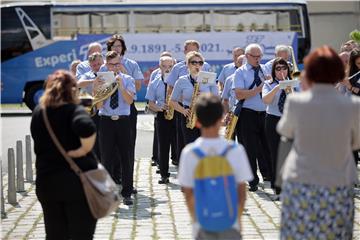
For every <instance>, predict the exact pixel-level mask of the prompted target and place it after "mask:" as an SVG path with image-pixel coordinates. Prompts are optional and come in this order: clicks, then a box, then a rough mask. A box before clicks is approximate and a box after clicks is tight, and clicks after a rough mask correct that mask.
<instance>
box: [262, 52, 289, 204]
mask: <svg viewBox="0 0 360 240" xmlns="http://www.w3.org/2000/svg"><path fill="white" fill-rule="evenodd" d="M271 77H272V79H270V80H266V81H265V82H264V85H263V88H262V100H263V102H264V103H265V104H266V116H265V135H266V138H267V142H268V144H269V150H270V160H271V171H270V172H271V174H270V183H271V188H272V189H274V191H275V194H276V195H278V194H280V191H281V189H280V188H279V187H276V186H275V177H276V162H277V151H278V146H279V141H280V135H279V134H278V133H277V132H276V125H277V123H278V122H279V120H280V117H281V116H282V113H283V109H284V103H285V100H286V92H285V89H280V85H279V81H283V80H286V79H290V78H291V77H290V68H289V65H288V63H287V61H286V60H284V59H282V58H276V59H275V60H274V62H273V65H272V70H271ZM277 199H278V196H277Z"/></svg>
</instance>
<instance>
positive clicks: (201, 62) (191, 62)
mask: <svg viewBox="0 0 360 240" xmlns="http://www.w3.org/2000/svg"><path fill="white" fill-rule="evenodd" d="M190 64H191V65H200V66H202V65H204V62H203V61H190Z"/></svg>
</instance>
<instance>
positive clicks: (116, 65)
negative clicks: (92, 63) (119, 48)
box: [107, 62, 121, 67]
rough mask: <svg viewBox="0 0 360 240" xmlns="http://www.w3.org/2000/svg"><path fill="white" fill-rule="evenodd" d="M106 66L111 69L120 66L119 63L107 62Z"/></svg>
mask: <svg viewBox="0 0 360 240" xmlns="http://www.w3.org/2000/svg"><path fill="white" fill-rule="evenodd" d="M107 64H108V65H110V66H113V67H119V66H120V65H121V63H109V62H108V63H107Z"/></svg>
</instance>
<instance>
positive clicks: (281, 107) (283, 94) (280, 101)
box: [278, 89, 286, 113]
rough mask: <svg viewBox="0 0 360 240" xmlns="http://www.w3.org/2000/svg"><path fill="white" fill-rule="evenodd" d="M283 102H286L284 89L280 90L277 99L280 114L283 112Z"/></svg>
mask: <svg viewBox="0 0 360 240" xmlns="http://www.w3.org/2000/svg"><path fill="white" fill-rule="evenodd" d="M285 100H286V92H285V90H284V89H282V90H281V93H280V97H279V102H278V107H279V111H280V112H281V113H283V111H284V104H285Z"/></svg>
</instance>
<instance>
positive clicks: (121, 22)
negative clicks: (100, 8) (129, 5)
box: [103, 12, 129, 34]
mask: <svg viewBox="0 0 360 240" xmlns="http://www.w3.org/2000/svg"><path fill="white" fill-rule="evenodd" d="M103 19H104V20H103V21H104V30H103V31H104V33H109V34H114V33H124V32H129V29H128V19H129V13H128V12H117V13H113V14H112V13H106V14H104V15H103Z"/></svg>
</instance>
